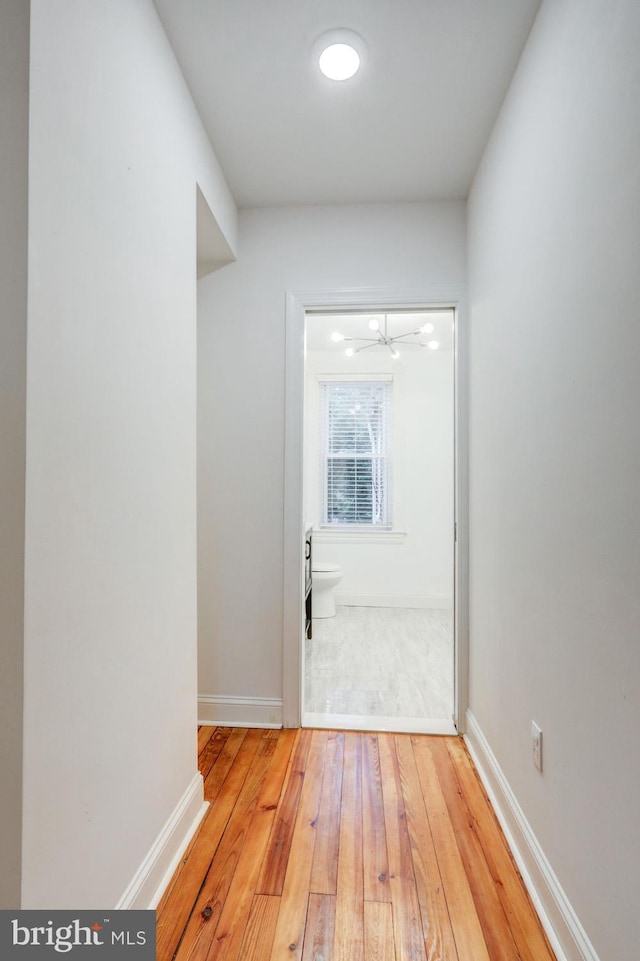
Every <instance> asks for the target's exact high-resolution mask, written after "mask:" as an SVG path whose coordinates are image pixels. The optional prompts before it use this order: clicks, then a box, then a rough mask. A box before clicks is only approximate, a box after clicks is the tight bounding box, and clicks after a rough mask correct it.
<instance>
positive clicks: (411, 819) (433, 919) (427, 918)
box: [395, 735, 458, 961]
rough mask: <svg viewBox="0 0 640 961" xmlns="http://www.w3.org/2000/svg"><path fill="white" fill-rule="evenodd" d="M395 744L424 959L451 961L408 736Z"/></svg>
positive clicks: (445, 912)
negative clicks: (425, 954) (425, 956)
mask: <svg viewBox="0 0 640 961" xmlns="http://www.w3.org/2000/svg"><path fill="white" fill-rule="evenodd" d="M395 745H396V754H397V757H398V769H399V773H400V784H401V788H402V796H403V799H404V807H405V813H406V824H407V830H408V833H409V841H410V844H411V860H412V862H413V870H414V875H415V881H416V893H417V895H418V903H419V905H420V916H421V919H422V934H423V938H424V943H425V949H426V953H427V959H428V961H445V959H446V961H452V959H456V958H457V957H458V952H457V950H456V946H455V941H454V939H453V931H452V930H451V921H450V918H449V911H448V909H447V902H446V899H445V896H444V890H443V885H442V877H441V875H440V869H439V867H438V859H437V856H436V851H435V847H434V843H433V837H432V836H431V827H430V825H429V819H428V817H427V811H426V808H425V804H424V797H423V794H422V788H421V786H420V778H419V777H418V770H417V768H416V761H415V757H414V754H413V748H412V745H411V738H410V737H408V736H406V735H398V736H397V737H396V738H395Z"/></svg>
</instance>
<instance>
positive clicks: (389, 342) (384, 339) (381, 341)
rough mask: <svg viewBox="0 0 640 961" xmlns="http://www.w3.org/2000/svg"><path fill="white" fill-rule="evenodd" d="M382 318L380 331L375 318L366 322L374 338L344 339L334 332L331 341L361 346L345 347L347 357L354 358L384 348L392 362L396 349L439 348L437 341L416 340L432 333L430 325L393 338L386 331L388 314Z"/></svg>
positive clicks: (342, 335) (397, 352) (398, 354)
mask: <svg viewBox="0 0 640 961" xmlns="http://www.w3.org/2000/svg"><path fill="white" fill-rule="evenodd" d="M382 316H383V325H382V329H380V321H379V320H378V319H377V317H372V318H371V319H370V320H369V322H368V327H369V330H370V331H372V332H374V333H375V334H376V336H375V337H345V335H344V334H341V333H340V332H339V331H337V330H336V331H334V332H333V333H332V334H331V340H332V341H333V342H334V344H339V343H341V342H342V341H345V343H348V344H349V345H351V344H352V343H358V344H360V345H361V346H360V347H351V346H349V347H347V348H346V350H345V354H346V355H347V357H354V356H355V355H356V354H359V353H360V352H361V351H363V350H370V349H371V348H372V347H386V348H388V350H389V351H390V353H391V356H392V357H393V359H394V360H397V359H398V357H399V356H400V351H399V350H398V347H429V348H430V349H431V350H437V349H438V347H439V346H440V341H438V340H430V341H428V343H424V341H421V340H416V338H417V337H419V336H420V334H430V333H432V332H433V329H434V326H433V324H432V323H430V322H429V323H426V324H423V325H422V327H418V328H417V329H416V330H408V331H407V332H406V333H404V334H396V335H395V336H394V337H391V336H390V335H389V330H388V314H383V315H382Z"/></svg>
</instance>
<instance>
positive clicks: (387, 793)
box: [378, 734, 427, 961]
mask: <svg viewBox="0 0 640 961" xmlns="http://www.w3.org/2000/svg"><path fill="white" fill-rule="evenodd" d="M378 741H379V745H380V770H381V773H382V795H383V802H384V821H385V828H386V834H387V852H388V855H389V872H390V874H389V880H390V887H391V903H392V906H393V932H394V941H395V948H396V956H397V958H398V961H403V959H405V958H411V959H412V961H426V957H427V954H426V948H425V943H424V936H423V932H422V918H421V915H420V903H419V901H418V892H417V889H416V880H415V874H414V870H413V859H412V853H411V840H410V838H409V831H408V829H407V815H406V810H405V806H404V799H403V797H402V785H401V781H400V770H399V764H398V757H397V754H396V746H395V739H394V737H393V735H391V734H380V735H379V736H378Z"/></svg>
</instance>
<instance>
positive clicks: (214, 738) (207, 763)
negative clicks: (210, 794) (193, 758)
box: [198, 727, 231, 780]
mask: <svg viewBox="0 0 640 961" xmlns="http://www.w3.org/2000/svg"><path fill="white" fill-rule="evenodd" d="M230 734H231V729H230V728H228V727H216V728H214V731H213V734H212V735H211V737H210V738H209V740H208V741H207V743H206V744H205V746H204V748H203V749H202V751H201V752H200V756H199V757H198V770H199V771H200V773H201V774H202V777H203V778H204V779H205V780H206V778H207V777H208V775H209V773H210V771H211V768H212V767H213V765H214V764H215V763H216V761H217V760H218V758H219V757H220V754H221V753H222V750H223V748H224V746H225V744H226V743H227V741H228V740H229V735H230Z"/></svg>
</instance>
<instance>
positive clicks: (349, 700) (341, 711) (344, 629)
mask: <svg viewBox="0 0 640 961" xmlns="http://www.w3.org/2000/svg"><path fill="white" fill-rule="evenodd" d="M453 706H454V705H453V615H452V613H451V611H441V610H419V609H415V608H389V607H338V608H337V609H336V616H335V617H331V618H316V619H314V621H313V637H312V639H311V640H307V641H306V645H305V702H304V714H303V724H304V726H306V727H343V728H350V729H360V730H363V729H364V730H367V729H371V730H378V731H381V730H388V731H411V732H416V733H432V734H447V733H455V728H454V727H453V722H452V720H451V716H452V714H453Z"/></svg>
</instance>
